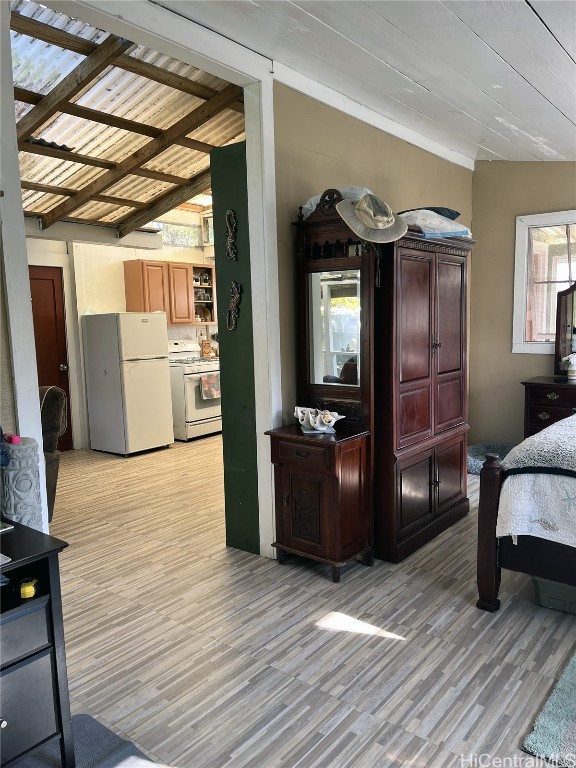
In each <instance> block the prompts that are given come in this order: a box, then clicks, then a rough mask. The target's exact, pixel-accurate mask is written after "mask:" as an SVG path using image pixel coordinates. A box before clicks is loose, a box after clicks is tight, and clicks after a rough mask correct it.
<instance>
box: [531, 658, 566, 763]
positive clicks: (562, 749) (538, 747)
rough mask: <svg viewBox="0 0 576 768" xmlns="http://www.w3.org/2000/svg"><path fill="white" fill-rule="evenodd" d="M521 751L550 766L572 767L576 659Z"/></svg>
mask: <svg viewBox="0 0 576 768" xmlns="http://www.w3.org/2000/svg"><path fill="white" fill-rule="evenodd" d="M523 748H524V750H525V751H526V752H529V753H530V754H531V755H536V757H543V758H544V759H545V760H547V761H548V762H549V763H552V764H553V765H558V766H563V768H573V766H574V765H576V656H574V657H573V658H572V659H571V661H570V662H569V663H568V665H567V667H566V669H565V670H564V672H563V673H562V676H561V678H560V680H559V681H558V682H557V683H556V685H555V686H554V689H553V690H552V693H551V694H550V697H549V698H548V700H547V701H546V703H545V704H544V707H543V709H542V711H541V712H540V714H539V715H538V717H537V718H536V721H535V723H534V729H533V731H532V733H531V734H530V735H529V736H528V737H527V738H526V739H525V741H524V745H523Z"/></svg>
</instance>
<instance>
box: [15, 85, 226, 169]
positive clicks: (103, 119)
mask: <svg viewBox="0 0 576 768" xmlns="http://www.w3.org/2000/svg"><path fill="white" fill-rule="evenodd" d="M14 98H15V99H16V101H23V102H24V103H26V104H38V102H39V101H40V100H41V99H42V98H43V97H42V94H40V93H35V92H34V91H29V90H27V89H26V88H18V87H16V88H14ZM58 111H59V112H63V113H64V114H66V115H73V116H74V117H79V118H81V119H82V120H90V121H92V122H94V123H101V124H103V125H109V126H110V127H111V128H119V129H120V130H122V131H130V132H131V133H138V134H140V135H142V136H150V137H151V138H156V137H157V136H160V134H161V133H162V128H156V127H155V126H154V125H147V124H146V123H139V122H137V121H135V120H128V119H126V118H125V117H116V115H110V114H108V113H107V112H100V111H99V110H97V109H91V108H90V107H82V106H81V105H80V104H75V103H74V102H68V103H66V104H61V105H60V107H59V110H58ZM174 143H175V144H178V145H179V146H181V147H186V148H187V149H193V150H195V151H196V152H204V153H205V154H209V153H210V152H211V151H212V150H213V149H215V147H216V145H215V144H207V143H206V142H205V141H197V140H196V139H189V138H188V137H186V138H184V139H179V141H176V142H174Z"/></svg>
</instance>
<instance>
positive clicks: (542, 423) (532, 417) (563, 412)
mask: <svg viewBox="0 0 576 768" xmlns="http://www.w3.org/2000/svg"><path fill="white" fill-rule="evenodd" d="M574 413H575V411H574V409H573V408H560V407H557V408H551V407H550V406H546V405H531V406H530V407H529V408H528V424H529V425H530V426H532V427H535V426H539V427H541V428H543V427H549V426H550V424H554V422H556V421H560V420H561V419H566V418H568V416H574Z"/></svg>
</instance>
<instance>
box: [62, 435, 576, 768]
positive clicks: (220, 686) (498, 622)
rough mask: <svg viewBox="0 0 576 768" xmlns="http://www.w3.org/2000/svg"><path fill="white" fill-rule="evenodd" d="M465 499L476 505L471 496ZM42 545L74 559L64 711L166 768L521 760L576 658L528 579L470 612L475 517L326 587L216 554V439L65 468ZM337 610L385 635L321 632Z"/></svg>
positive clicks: (71, 456) (254, 559) (571, 629)
mask: <svg viewBox="0 0 576 768" xmlns="http://www.w3.org/2000/svg"><path fill="white" fill-rule="evenodd" d="M470 492H471V498H472V499H473V506H476V504H477V493H478V483H477V478H472V479H471V484H470ZM51 533H52V534H53V535H55V536H58V537H61V538H63V539H65V540H67V541H68V542H69V543H70V546H69V548H68V549H67V550H65V552H64V553H63V554H62V556H61V573H62V584H63V601H64V616H65V619H64V620H65V632H66V647H67V657H68V672H69V681H70V691H71V696H72V708H73V712H87V713H89V714H92V715H94V716H95V717H97V718H98V719H99V720H101V721H102V722H103V723H104V724H106V725H108V726H109V727H110V728H112V729H113V730H115V731H116V732H117V733H119V734H120V735H122V736H124V737H126V738H128V739H130V740H132V741H133V742H134V743H136V744H137V745H138V746H139V747H140V748H141V749H142V750H143V751H144V752H146V753H147V754H148V755H150V756H151V757H152V758H153V759H155V760H156V761H157V762H159V763H164V764H167V765H170V766H176V767H177V768H216V766H230V767H233V768H275V767H276V766H282V768H296V767H298V768H315V767H316V766H318V768H320V766H322V767H323V768H327V767H329V768H346V767H350V768H363V767H364V766H370V768H375V767H376V768H387V767H388V766H418V767H419V768H422V767H423V768H448V767H449V766H470V768H474V763H473V762H466V761H467V760H473V759H474V756H476V759H480V758H479V756H480V755H482V754H490V755H492V756H493V757H501V758H502V757H511V756H514V755H517V756H520V754H521V753H520V752H519V751H518V750H519V747H520V744H521V742H522V739H523V738H524V736H525V735H526V733H527V732H529V730H530V728H531V724H532V721H533V719H534V717H535V716H536V714H537V713H538V711H539V709H540V707H541V705H542V703H543V702H544V700H545V699H546V696H547V694H548V692H549V690H550V688H551V687H552V685H553V684H554V682H555V679H556V678H557V677H558V676H559V674H560V673H561V671H562V669H563V667H564V665H565V664H566V662H567V660H568V659H569V657H570V655H571V654H572V653H573V652H574V650H575V648H574V645H575V641H576V617H575V616H571V615H568V614H563V613H560V612H557V611H552V610H547V609H544V608H540V607H538V606H537V605H535V604H534V603H533V602H532V586H531V582H530V579H529V578H528V577H526V576H523V575H521V574H513V573H505V574H504V576H503V583H502V591H501V599H502V608H501V609H500V611H499V612H498V613H496V614H488V613H484V612H482V611H479V610H477V609H476V608H475V607H474V602H475V600H476V592H475V545H476V531H475V514H470V515H469V517H468V518H467V519H465V520H463V521H460V522H459V523H457V524H456V525H455V526H453V527H452V529H451V530H449V531H448V532H446V533H444V534H442V535H441V536H440V537H438V538H437V539H436V540H435V541H434V542H432V543H431V544H429V545H427V546H426V547H424V548H423V549H422V550H420V551H419V552H418V553H416V554H415V555H413V556H412V557H410V558H408V559H407V560H405V561H404V562H403V563H401V564H398V565H393V564H390V563H384V562H382V561H376V563H375V565H374V567H373V568H367V567H364V566H362V565H360V564H352V565H350V566H346V568H344V569H343V573H342V581H341V582H340V584H333V583H332V581H331V580H330V574H329V571H328V569H327V568H326V567H325V566H323V565H321V564H318V563H312V562H310V561H305V560H297V559H292V558H288V561H287V563H286V564H285V565H283V566H280V565H278V564H277V563H276V562H274V561H272V560H268V559H266V558H262V557H258V556H255V555H250V554H247V553H244V552H240V551H238V550H233V549H227V548H226V546H225V544H224V511H223V491H222V458H221V439H220V436H213V437H209V438H206V439H204V440H200V441H197V442H193V443H189V444H183V443H176V444H175V445H174V446H172V447H171V448H169V449H165V450H160V451H156V452H152V453H148V454H145V455H140V456H132V457H129V458H119V457H115V456H110V455H107V454H102V453H97V452H92V451H75V452H69V453H67V454H64V455H63V456H62V464H61V470H60V477H59V481H58V493H57V499H56V508H55V513H54V520H53V523H52V525H51ZM333 612H334V613H338V614H344V616H346V617H350V618H352V619H356V620H359V621H360V622H365V623H366V624H369V625H372V626H373V627H376V628H377V629H380V630H382V632H380V634H376V635H374V634H373V635H370V634H362V633H360V632H358V631H351V630H357V629H358V626H357V625H353V626H352V627H349V628H348V629H327V628H322V627H321V626H318V623H319V622H321V620H322V619H323V618H324V617H326V616H327V615H328V614H330V613H333ZM386 633H388V634H386ZM390 635H394V636H397V637H394V636H390ZM461 755H462V756H463V758H464V762H463V759H462V757H461ZM514 765H521V763H514Z"/></svg>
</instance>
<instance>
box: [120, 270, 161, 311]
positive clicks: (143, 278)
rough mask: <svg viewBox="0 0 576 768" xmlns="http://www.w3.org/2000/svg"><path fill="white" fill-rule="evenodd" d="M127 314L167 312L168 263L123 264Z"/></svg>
mask: <svg viewBox="0 0 576 768" xmlns="http://www.w3.org/2000/svg"><path fill="white" fill-rule="evenodd" d="M124 292H125V295H126V311H127V312H166V314H167V315H168V312H169V306H170V305H169V301H170V299H169V287H168V262H166V261H144V260H142V259H136V260H133V261H125V262H124Z"/></svg>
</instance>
